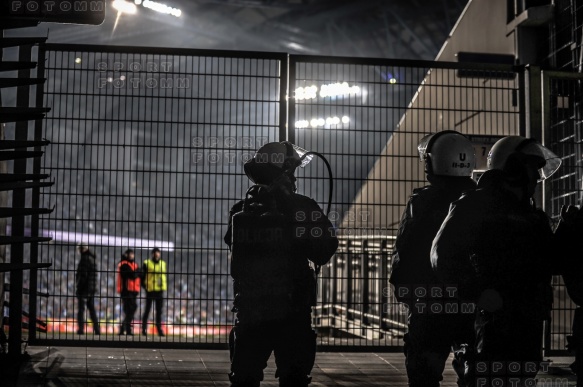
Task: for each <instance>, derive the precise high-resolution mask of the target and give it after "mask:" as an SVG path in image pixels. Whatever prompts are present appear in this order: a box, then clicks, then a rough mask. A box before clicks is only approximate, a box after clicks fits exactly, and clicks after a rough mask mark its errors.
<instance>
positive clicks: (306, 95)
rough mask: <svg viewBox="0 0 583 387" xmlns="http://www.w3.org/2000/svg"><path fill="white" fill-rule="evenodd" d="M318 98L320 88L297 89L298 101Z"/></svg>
mask: <svg viewBox="0 0 583 387" xmlns="http://www.w3.org/2000/svg"><path fill="white" fill-rule="evenodd" d="M316 97H318V86H314V85H312V86H306V87H298V88H297V89H296V100H298V101H302V100H304V99H314V98H316Z"/></svg>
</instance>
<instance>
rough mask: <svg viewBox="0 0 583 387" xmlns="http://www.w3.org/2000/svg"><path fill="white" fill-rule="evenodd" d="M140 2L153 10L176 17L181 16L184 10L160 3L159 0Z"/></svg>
mask: <svg viewBox="0 0 583 387" xmlns="http://www.w3.org/2000/svg"><path fill="white" fill-rule="evenodd" d="M136 3H137V1H136ZM140 3H141V4H142V6H143V7H144V8H148V9H151V10H152V11H156V12H160V13H163V14H166V15H172V16H176V17H180V16H181V15H182V11H181V10H180V9H178V8H174V7H170V6H168V5H166V4H162V3H158V2H157V1H152V0H144V1H140Z"/></svg>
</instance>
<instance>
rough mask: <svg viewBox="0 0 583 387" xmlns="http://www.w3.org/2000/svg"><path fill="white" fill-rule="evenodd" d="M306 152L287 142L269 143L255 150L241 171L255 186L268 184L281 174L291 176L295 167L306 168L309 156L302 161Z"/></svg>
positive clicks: (310, 157) (309, 159)
mask: <svg viewBox="0 0 583 387" xmlns="http://www.w3.org/2000/svg"><path fill="white" fill-rule="evenodd" d="M306 153H307V151H306V150H304V149H302V148H300V147H299V146H297V145H294V144H292V143H291V142H288V141H282V142H270V143H267V144H265V145H263V146H262V147H261V148H259V149H258V150H257V152H256V153H255V155H254V156H253V158H252V159H250V160H248V161H247V162H246V163H245V164H244V165H243V169H244V170H245V174H246V175H247V177H249V179H251V181H252V182H254V183H256V184H270V183H271V182H272V181H273V180H275V179H276V178H277V177H279V176H280V175H281V174H282V173H288V174H293V173H294V171H295V170H296V168H297V167H299V166H301V167H304V166H306V165H307V164H308V163H309V162H310V161H311V159H312V156H311V155H308V156H307V157H305V158H303V159H302V156H303V155H304V154H306Z"/></svg>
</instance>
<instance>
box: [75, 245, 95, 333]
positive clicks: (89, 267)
mask: <svg viewBox="0 0 583 387" xmlns="http://www.w3.org/2000/svg"><path fill="white" fill-rule="evenodd" d="M78 251H79V254H81V259H80V260H79V264H78V265H77V278H76V281H75V284H76V291H75V294H76V295H77V305H78V309H77V333H78V334H80V335H82V334H84V333H85V306H87V310H88V311H89V316H90V317H91V322H92V323H93V332H94V333H95V334H96V335H99V334H100V329H99V320H98V318H97V313H96V312H95V291H96V289H97V263H96V262H95V254H93V253H92V252H91V251H90V250H89V247H88V246H87V245H85V244H83V243H81V244H79V246H78Z"/></svg>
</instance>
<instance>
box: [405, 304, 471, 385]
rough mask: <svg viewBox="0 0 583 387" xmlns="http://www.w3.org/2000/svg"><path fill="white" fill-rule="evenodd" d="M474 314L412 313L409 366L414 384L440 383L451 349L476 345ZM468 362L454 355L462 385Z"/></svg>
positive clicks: (407, 339) (407, 352) (407, 348)
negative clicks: (459, 359) (460, 361)
mask: <svg viewBox="0 0 583 387" xmlns="http://www.w3.org/2000/svg"><path fill="white" fill-rule="evenodd" d="M474 336H475V334H474V314H453V315H446V314H438V315H436V314H434V315H431V314H415V313H413V314H411V315H410V316H409V330H408V332H407V334H406V335H405V346H404V352H405V357H406V359H405V367H406V369H407V376H408V378H409V385H410V386H412V387H439V385H440V382H441V381H442V380H443V371H444V369H445V365H446V363H447V359H448V358H449V355H450V353H451V350H452V348H453V349H454V351H456V350H459V349H460V348H461V346H462V345H463V344H468V346H469V347H472V346H473V342H474ZM464 366H465V365H464V364H459V362H458V361H457V360H456V359H454V361H453V368H454V370H455V371H456V373H457V374H458V385H460V386H464V385H465V382H464Z"/></svg>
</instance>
